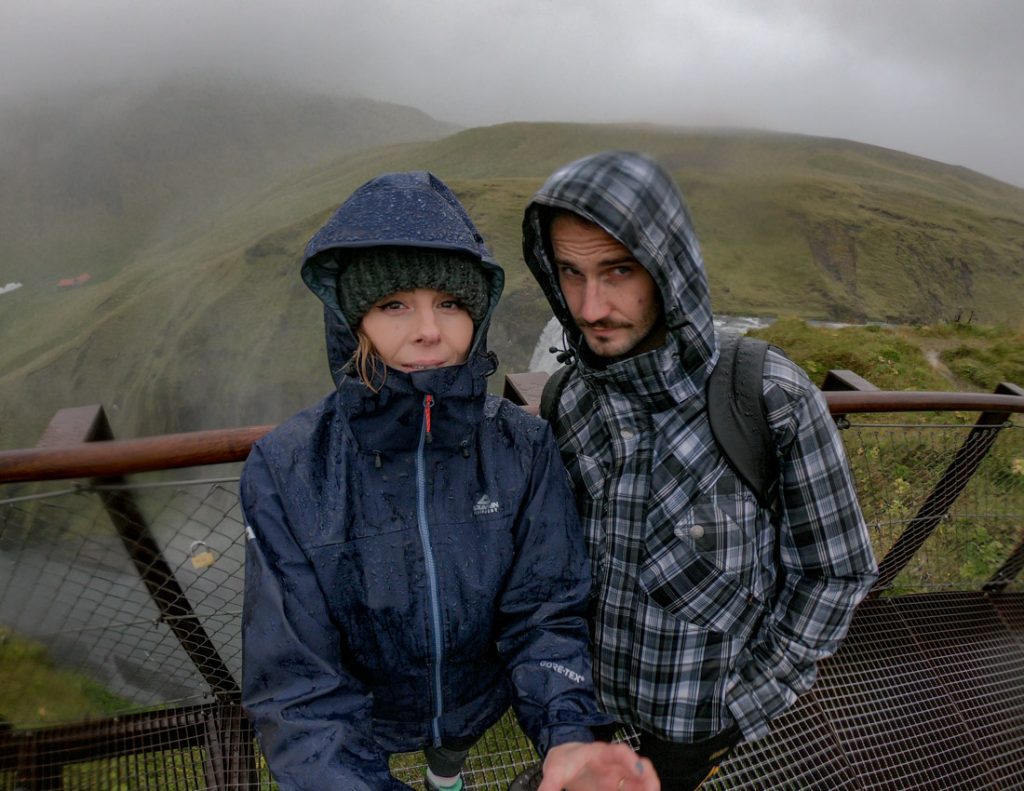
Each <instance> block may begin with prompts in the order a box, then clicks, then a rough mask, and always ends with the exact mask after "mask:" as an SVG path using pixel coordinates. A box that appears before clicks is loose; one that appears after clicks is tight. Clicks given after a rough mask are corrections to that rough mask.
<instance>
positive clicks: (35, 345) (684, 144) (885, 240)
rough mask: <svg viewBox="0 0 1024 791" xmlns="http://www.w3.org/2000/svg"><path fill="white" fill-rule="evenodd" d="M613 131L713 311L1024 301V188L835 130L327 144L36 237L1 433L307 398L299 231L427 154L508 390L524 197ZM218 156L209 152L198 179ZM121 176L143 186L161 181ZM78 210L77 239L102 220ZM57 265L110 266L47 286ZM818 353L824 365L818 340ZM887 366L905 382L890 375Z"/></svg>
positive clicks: (535, 308)
mask: <svg viewBox="0 0 1024 791" xmlns="http://www.w3.org/2000/svg"><path fill="white" fill-rule="evenodd" d="M268 101H270V100H269V99H268ZM372 110H373V108H366V112H372ZM197 122H198V121H197ZM179 123H182V124H184V121H182V120H179ZM368 123H369V122H368ZM237 144H238V145H242V142H241V141H238V142H237ZM611 148H631V149H638V150H643V151H647V152H650V153H651V154H653V155H655V156H656V157H658V158H659V159H660V160H661V161H662V162H664V163H665V164H666V166H667V167H669V168H670V169H671V170H672V172H673V174H674V175H675V176H676V178H677V180H678V181H679V183H680V185H681V186H682V188H683V190H684V192H685V194H686V195H687V198H688V200H689V203H690V205H691V209H692V211H693V214H694V218H695V222H696V225H697V230H698V234H699V236H700V238H701V240H702V244H703V248H704V253H705V259H706V262H707V267H708V273H709V279H710V282H711V289H712V298H713V302H714V307H715V310H716V312H719V313H731V314H750V315H760V316H798V317H800V318H802V319H826V320H845V321H862V320H882V321H890V322H898V323H915V324H924V325H930V326H934V325H937V324H942V323H943V322H946V321H948V320H950V319H951V318H954V317H956V316H957V315H968V314H971V315H972V316H973V320H974V322H975V323H984V324H988V325H996V324H999V323H1001V322H1002V323H1006V322H1011V323H1012V322H1017V321H1019V317H1018V316H1019V303H1020V295H1021V294H1022V293H1024V190H1019V189H1016V188H1013V187H1010V186H1008V185H1006V184H1002V183H1000V182H997V181H994V180H992V179H989V178H985V177H982V176H979V175H977V174H974V173H971V172H970V171H966V170H963V169H962V168H954V167H950V166H947V165H943V164H941V163H937V162H932V161H929V160H924V159H920V158H917V157H912V156H908V155H905V154H900V153H898V152H894V151H888V150H885V149H879V148H875V147H871V146H864V145H860V144H856V143H852V142H848V141H842V140H826V139H820V138H809V137H802V136H796V135H781V134H768V133H756V132H738V131H715V130H668V129H658V128H653V127H639V126H599V125H571V124H505V125H502V126H496V127H488V128H480V129H470V130H466V131H462V132H458V133H456V134H452V135H449V136H448V137H444V138H442V139H440V140H436V141H434V142H421V143H409V144H399V145H388V146H383V147H380V148H374V149H368V150H367V149H364V150H360V151H359V152H357V153H352V154H343V155H337V154H332V155H330V157H329V158H326V159H322V160H320V161H318V162H316V163H315V164H309V163H307V164H306V165H303V166H301V167H299V166H296V168H295V169H294V170H293V171H292V175H289V176H287V177H284V178H282V177H281V176H280V175H277V174H273V175H272V174H263V175H261V173H260V172H259V169H258V168H257V169H255V171H254V173H253V174H251V175H252V177H253V179H254V182H253V183H256V182H259V185H258V186H256V187H250V188H248V189H247V190H246V197H245V198H244V199H239V198H238V196H237V194H236V195H235V201H236V202H234V203H231V202H230V201H229V202H228V203H227V204H224V205H220V206H218V207H217V211H216V213H213V212H210V213H209V214H208V221H207V222H206V223H205V224H203V225H202V226H201V227H190V228H189V229H188V230H187V231H185V230H181V232H179V233H175V228H174V227H173V223H172V227H170V228H162V229H161V230H162V231H167V233H161V234H160V239H159V240H158V241H151V242H147V243H145V244H143V245H142V246H141V247H136V248H132V249H131V252H130V256H128V257H126V256H125V255H124V254H121V255H120V256H117V255H114V253H113V252H112V251H111V255H110V257H109V258H108V257H107V256H106V255H100V256H99V257H98V258H92V259H89V258H79V257H77V256H70V257H60V256H55V255H47V256H42V257H40V258H39V259H38V260H37V261H35V262H34V263H35V266H34V273H33V280H32V282H28V281H26V284H25V286H24V287H23V288H20V289H18V290H17V291H14V292H11V293H9V294H4V295H0V301H2V302H0V304H2V305H3V310H2V311H0V333H2V334H3V336H4V338H5V339H9V342H7V343H5V344H3V345H2V346H0V447H15V446H18V445H25V444H32V443H33V442H34V441H35V438H36V437H38V435H39V433H40V432H41V430H42V428H43V427H44V426H45V424H46V422H47V421H48V420H49V418H50V417H51V416H52V414H53V412H54V411H56V410H57V409H59V408H61V407H65V406H72V405H76V404H83V403H102V404H103V405H104V406H105V407H106V408H107V410H108V412H109V413H110V415H111V419H112V422H113V425H114V430H115V432H116V433H117V435H118V436H138V435H143V434H153V433H162V432H167V431H187V430H196V429H203V428H214V427H221V426H230V425H244V424H251V423H273V422H277V421H280V420H282V419H284V418H285V417H286V416H287V415H289V414H291V413H293V412H295V411H297V410H298V409H300V408H302V407H304V406H307V405H309V404H311V403H313V402H314V401H316V400H317V399H318V398H319V397H320V396H321V395H322V394H323V393H325V392H327V391H328V390H329V389H330V387H331V380H330V377H329V373H328V370H327V364H326V360H325V357H324V351H323V341H322V327H321V323H320V310H319V306H318V303H317V302H316V301H315V299H314V298H313V297H312V296H311V295H310V294H308V293H307V291H306V289H305V287H304V286H303V285H302V284H301V282H300V281H299V278H298V275H297V272H298V262H299V258H300V256H301V251H302V247H303V245H304V243H305V241H306V239H308V238H309V236H310V235H311V234H312V233H313V231H314V230H315V229H316V228H317V226H318V225H319V224H320V223H322V222H323V220H324V219H325V218H326V217H327V215H328V214H329V212H330V211H331V210H332V209H333V208H334V207H335V206H337V204H338V203H339V202H340V201H341V200H343V199H344V198H345V197H346V196H347V195H348V194H349V193H350V192H351V191H352V190H353V189H354V188H355V187H357V186H358V185H359V184H360V183H362V182H363V181H365V180H366V179H367V178H370V177H372V176H374V175H376V174H379V173H381V172H383V171H387V170H408V169H430V170H432V171H433V172H435V173H437V175H439V176H440V177H441V178H443V179H444V180H445V181H447V182H448V183H449V184H450V185H451V186H452V187H453V189H454V190H455V191H456V193H457V194H458V195H459V196H460V198H461V199H462V200H463V201H464V202H465V204H466V206H467V208H468V209H469V211H470V214H471V215H472V216H473V217H474V218H475V220H476V221H477V222H478V224H479V226H480V228H481V232H482V233H483V235H484V237H485V239H486V240H487V242H488V243H489V244H490V245H491V247H492V248H493V249H494V251H495V253H496V255H497V257H498V259H499V260H500V261H501V262H502V263H503V265H504V266H505V269H506V272H507V286H506V291H505V296H504V297H503V300H502V303H501V305H500V306H499V308H498V312H497V314H496V319H495V323H494V325H493V327H492V330H491V335H490V345H491V348H492V349H494V350H495V351H496V352H497V354H498V356H499V359H500V360H501V362H502V366H501V368H500V369H499V372H498V376H496V377H495V380H494V384H493V386H492V389H493V390H495V391H500V389H501V376H502V375H503V374H504V373H506V372H509V371H517V370H525V368H526V366H527V363H528V361H529V358H530V355H531V353H532V351H533V347H534V345H535V343H536V339H537V337H538V336H539V333H540V330H541V329H542V327H543V326H544V324H545V322H546V321H547V319H548V317H549V315H550V313H549V309H548V306H547V304H546V302H545V301H544V299H543V297H542V295H541V293H540V289H539V288H538V286H537V285H536V284H535V283H534V282H533V279H532V277H531V276H530V275H529V273H528V271H527V270H526V267H525V265H524V264H523V262H522V257H521V251H520V221H521V216H522V210H523V208H524V206H525V204H526V203H527V201H528V200H529V197H530V195H531V194H532V192H533V191H534V190H535V189H536V188H537V187H538V186H539V185H540V183H541V182H542V180H543V179H544V177H545V176H546V175H547V174H549V173H550V172H551V171H552V170H553V169H554V168H555V167H557V166H558V165H560V164H563V163H564V162H566V161H568V160H570V159H572V158H575V157H578V156H582V155H584V154H587V153H590V152H593V151H597V150H602V149H611ZM321 153H323V152H321ZM264 176H265V178H264ZM168 177H169V176H168ZM217 178H219V175H218V173H217V171H216V170H214V171H212V172H211V174H210V180H209V181H208V182H206V183H210V182H216V180H217ZM260 178H263V179H264V180H263V181H262V182H260ZM153 181H154V182H156V183H161V181H162V179H161V177H160V176H159V175H158V174H155V175H154V177H153ZM157 192H158V191H157ZM128 194H129V193H127V192H124V190H123V189H122V196H124V195H128ZM131 194H132V195H134V196H135V199H137V200H139V201H142V202H145V201H147V200H149V199H150V198H151V197H152V195H153V194H156V193H153V192H148V193H147V192H136V193H131ZM72 219H73V218H72ZM82 220H83V222H82V224H81V226H80V229H79V230H80V232H81V234H82V238H83V239H84V238H88V235H89V233H92V232H93V231H90V228H92V227H93V226H92V225H91V224H90V223H89V222H88V221H87V220H88V216H87V215H83V216H82ZM68 228H69V229H72V230H68V231H67V233H68V239H69V240H70V239H72V238H73V237H74V236H75V233H74V232H73V223H72V224H71V225H69V226H68ZM153 238H154V239H155V237H153ZM108 241H109V243H110V244H111V245H114V246H116V244H115V242H116V238H115V237H111V240H108ZM86 248H88V245H85V246H83V247H82V248H79V247H76V246H75V245H73V244H70V243H69V244H68V245H67V247H66V249H67V250H68V251H75V252H76V253H77V252H81V250H84V249H86ZM90 249H91V248H90ZM71 261H73V262H74V264H73V265H72V264H71V263H70V262H71ZM69 266H71V268H72V269H74V270H76V271H75V273H77V270H89V269H91V268H95V271H97V272H100V273H101V276H99V277H95V278H94V279H93V280H92V281H90V282H89V283H87V284H85V285H84V286H81V287H78V288H75V289H57V288H55V287H54V286H53V285H52V284H53V282H55V276H56V274H57V273H58V272H61V273H63V272H64V270H65V269H67V268H68V267H69ZM783 326H785V325H783ZM780 331H781V330H780ZM908 342H909V341H908ZM932 342H933V343H934V345H935V348H936V349H937V350H939V351H942V352H948V353H949V354H950V355H952V354H953V352H954V350H952V349H947V348H946V347H945V346H944V345H943V344H939V343H938V339H933V341H932ZM1007 343H1009V344H1010V346H1008V347H1007V349H1006V350H1005V351H1002V352H999V351H997V352H994V354H995V357H994V358H989V357H986V356H984V355H982V356H978V355H981V350H980V348H976V345H972V344H970V343H966V342H965V343H964V344H963V345H964V346H966V347H968V348H969V349H972V350H974V351H972V352H971V353H970V354H968V353H967V351H964V352H962V353H961V354H960V358H959V361H958V360H955V359H953V356H950V359H949V361H947V362H946V363H945V365H946V366H947V367H948V368H949V371H950V377H951V378H948V379H944V380H939V381H937V383H938V384H941V385H942V386H943V387H948V386H949V385H950V384H957V386H965V385H966V386H972V385H971V383H975V382H980V381H982V380H986V381H987V379H990V378H992V377H993V376H998V375H999V374H1000V371H999V366H1000V365H1001V361H1002V360H1006V361H1011V360H1012V359H1013V354H1012V343H1013V341H1012V338H1011V339H1010V340H1008V341H1007ZM783 345H786V344H783ZM940 346H941V349H940V348H939V347H940ZM926 348H931V347H926ZM809 360H810V361H811V362H813V363H814V364H815V365H818V366H825V365H827V363H826V360H825V359H824V358H822V356H821V354H818V356H817V357H811V358H809ZM848 367H851V368H852V369H854V370H857V367H858V366H857V365H854V364H852V363H851V365H850V366H848ZM857 372H858V373H861V374H862V375H865V376H867V374H866V373H865V372H864V371H863V370H858V371H857ZM1011 375H1012V369H1011V371H1009V372H1007V373H1006V374H1005V375H1004V378H1007V377H1009V378H1012V376H1011ZM867 378H871V376H868V377H867ZM877 383H878V384H879V386H889V383H891V386H896V387H906V386H907V385H906V384H904V383H901V382H900V380H899V378H898V377H896V376H895V375H893V376H890V377H889V378H888V379H885V378H883V379H882V380H881V381H879V382H877ZM978 386H980V385H978Z"/></svg>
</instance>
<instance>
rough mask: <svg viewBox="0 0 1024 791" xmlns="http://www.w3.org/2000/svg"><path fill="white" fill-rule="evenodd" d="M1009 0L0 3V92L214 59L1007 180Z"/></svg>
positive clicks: (505, 109)
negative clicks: (829, 143)
mask: <svg viewBox="0 0 1024 791" xmlns="http://www.w3.org/2000/svg"><path fill="white" fill-rule="evenodd" d="M1022 39H1024V2H1021V0H779V1H778V2H773V1H772V0H703V1H698V0H615V2H609V1H608V0H419V1H417V0H408V1H406V2H399V0H359V1H358V2H353V1H351V0H306V1H305V2H304V0H290V1H289V2H285V1H284V0H0V95H2V94H7V95H24V94H26V93H33V94H36V95H39V94H42V93H46V92H49V91H50V90H52V89H56V88H68V87H74V86H76V85H78V84H80V83H81V82H82V81H101V82H114V81H119V80H124V79H126V78H128V77H130V78H131V79H136V80H137V79H142V78H148V77H157V76H160V75H163V74H166V73H168V72H173V71H176V70H181V69H189V70H194V69H230V70H234V71H236V72H240V73H243V74H247V75H249V76H257V77H260V76H264V75H266V76H268V77H272V78H275V79H277V80H281V81H286V82H295V83H298V84H301V85H303V86H305V87H308V88H313V89H317V90H327V91H332V92H338V93H343V94H350V93H359V94H362V95H366V96H369V97H371V98H375V99H382V100H386V101H392V102H398V103H401V104H408V105H412V106H414V107H417V108H419V109H421V110H423V111H425V112H427V113H429V114H431V115H433V116H435V117H436V118H439V119H443V120H446V121H452V122H454V123H458V124H463V125H467V126H477V125H484V124H492V123H500V122H504V121H540V120H581V121H595V122H606V121H609V122H610V121H651V122H656V123H667V124H675V125H734V126H746V127H755V128H767V129H774V130H778V131H787V132H803V133H807V134H814V135H826V136H832V137H843V138H848V139H852V140H858V141H861V142H866V143H873V144H876V145H881V146H885V147H889V148H895V149H899V150H902V151H907V152H910V153H913V154H918V155H921V156H925V157H930V158H933V159H938V160H941V161H943V162H948V163H951V164H956V165H964V166H966V167H970V168H973V169H974V170H978V171H981V172H983V173H986V174H988V175H991V176H995V177H996V178H1000V179H1002V180H1004V181H1009V182H1011V183H1013V184H1016V185H1018V186H1022V187H1024V155H1022V154H1021V145H1020V142H1019V141H1020V139H1021V137H1022V136H1024V132H1022V130H1024V43H1022Z"/></svg>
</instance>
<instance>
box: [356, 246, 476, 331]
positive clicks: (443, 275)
mask: <svg viewBox="0 0 1024 791" xmlns="http://www.w3.org/2000/svg"><path fill="white" fill-rule="evenodd" d="M340 261H341V267H342V268H341V273H340V274H339V275H338V304H339V305H340V306H341V310H342V313H344V314H345V319H346V320H347V321H348V323H349V326H350V327H352V328H353V329H355V327H357V326H358V325H359V322H360V321H361V320H362V318H363V316H364V315H366V313H367V311H369V310H370V308H372V307H373V306H374V305H375V304H376V303H377V302H378V301H379V300H381V299H383V298H384V297H386V296H388V294H394V293H396V292H398V291H411V290H413V289H417V288H432V289H435V290H437V291H443V292H445V293H447V294H451V295H452V296H453V297H455V298H456V299H457V300H459V302H461V303H462V305H463V307H465V308H466V311H467V312H468V313H469V315H470V317H471V318H472V319H473V324H474V325H475V326H479V324H480V322H481V321H482V320H483V318H484V316H485V315H487V308H488V305H489V304H490V288H489V286H490V283H489V282H488V278H487V275H486V274H485V273H484V270H483V268H482V267H481V266H480V261H478V260H477V259H475V258H472V257H471V256H469V255H465V254H462V255H460V254H459V253H455V252H452V251H450V250H431V249H429V248H423V247H365V248H358V249H353V250H346V251H344V252H343V253H341V256H340Z"/></svg>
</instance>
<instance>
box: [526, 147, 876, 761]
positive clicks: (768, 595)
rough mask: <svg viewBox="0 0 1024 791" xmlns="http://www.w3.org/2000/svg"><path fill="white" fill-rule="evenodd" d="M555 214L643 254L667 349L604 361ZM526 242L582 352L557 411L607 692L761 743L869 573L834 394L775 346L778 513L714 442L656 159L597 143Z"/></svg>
mask: <svg viewBox="0 0 1024 791" xmlns="http://www.w3.org/2000/svg"><path fill="white" fill-rule="evenodd" d="M543 207H561V208H566V209H570V210H572V211H574V212H576V213H577V214H580V215H582V216H584V217H586V218H588V219H590V220H592V221H594V222H595V223H597V224H598V225H600V226H601V227H603V228H605V230H607V231H608V232H609V233H611V234H612V235H613V236H614V237H615V238H617V239H618V240H619V241H620V242H622V243H623V244H624V245H625V246H626V247H627V248H629V249H630V250H631V251H632V252H633V253H634V255H635V257H636V258H637V260H638V261H639V262H640V263H641V264H642V265H643V266H644V267H645V268H646V269H647V271H648V272H650V273H651V275H652V277H653V278H654V280H655V282H656V283H657V285H658V287H659V290H660V292H661V295H662V299H663V302H664V308H665V316H666V320H667V323H668V326H669V334H668V339H667V341H666V343H665V345H663V346H662V347H661V348H659V349H656V350H654V351H651V352H648V353H646V354H643V355H639V356H636V357H631V358H627V359H625V360H622V361H619V362H616V363H614V364H611V365H601V361H600V360H596V359H594V358H593V357H592V356H590V355H589V354H588V353H587V351H586V348H585V345H584V344H583V343H582V341H581V338H580V334H579V331H578V330H577V329H576V327H575V325H574V323H573V322H572V319H571V316H569V313H568V310H567V308H566V306H565V303H564V300H563V299H562V296H561V292H560V291H559V289H558V286H557V276H556V274H555V272H554V270H553V268H552V265H551V262H550V260H549V257H548V252H547V249H546V243H545V240H544V227H545V218H544V217H543V212H544V208H543ZM524 254H525V257H526V261H527V263H528V264H529V265H530V267H531V269H532V270H533V272H534V275H535V276H536V277H537V279H538V281H539V282H540V283H541V285H542V287H543V288H544V290H545V293H546V294H547V296H548V299H549V301H550V302H551V304H552V308H553V310H554V311H555V314H556V315H557V316H558V317H559V319H560V320H562V323H563V326H564V327H565V328H566V334H567V337H568V339H569V342H570V344H572V345H573V346H574V347H575V349H576V351H577V359H578V361H577V366H576V369H575V370H574V371H573V372H572V373H571V374H570V377H569V379H568V381H567V384H566V387H565V389H564V391H563V395H562V399H561V402H560V404H559V407H558V413H557V416H556V417H555V419H554V421H553V422H554V429H555V434H556V436H557V437H558V440H559V444H560V447H561V449H562V454H563V459H564V460H565V463H566V466H567V468H568V470H569V473H570V476H571V478H572V480H573V483H574V486H575V490H576V497H577V502H578V504H579V507H580V513H581V517H582V520H583V525H584V529H585V532H586V538H587V543H588V547H589V550H590V555H591V561H592V564H593V570H594V575H595V577H594V581H595V586H594V598H593V619H592V628H593V635H592V639H593V642H594V677H595V678H594V680H595V683H596V686H597V690H598V696H599V701H600V703H601V705H602V707H603V708H604V709H605V710H606V711H607V712H608V713H609V714H611V715H612V716H614V717H616V718H617V719H619V720H620V721H622V722H625V723H629V724H631V725H634V726H636V727H639V728H642V729H643V730H646V731H649V732H651V733H654V734H655V735H657V736H659V737H661V738H663V739H668V740H671V741H677V742H693V741H696V740H699V739H703V738H707V737H709V736H711V735H714V734H716V733H718V732H720V731H721V730H722V729H724V728H726V727H728V726H729V725H731V724H733V723H737V724H738V725H739V726H740V728H741V730H742V731H743V734H744V736H745V738H747V739H748V740H753V739H757V738H759V737H761V736H763V735H764V734H765V733H767V732H768V730H769V722H770V721H771V720H772V719H773V718H774V717H777V716H778V715H779V714H781V713H782V712H783V711H784V710H785V709H786V708H787V707H788V706H790V705H791V704H792V703H793V701H794V700H796V698H797V696H798V695H799V694H800V693H802V692H804V691H806V690H807V689H809V688H810V687H811V685H812V684H813V683H814V679H815V675H816V663H817V662H818V661H820V660H821V659H823V658H824V657H827V656H829V655H830V654H832V653H834V652H835V650H836V649H837V648H838V646H839V643H840V641H841V640H842V638H843V637H844V636H845V634H846V630H847V627H848V626H849V622H850V619H851V617H852V615H853V611H854V608H855V607H856V605H857V603H858V602H859V601H860V600H861V599H862V598H863V596H864V595H865V594H866V593H867V591H868V590H869V589H870V587H871V585H872V583H873V582H874V579H875V577H876V574H877V568H876V566H875V562H874V558H873V556H872V552H871V547H870V542H869V539H868V535H867V529H866V526H865V524H864V520H863V517H862V515H861V512H860V508H859V506H858V504H857V499H856V494H855V491H854V487H853V482H852V479H851V477H850V473H849V468H848V465H847V463H846V459H845V455H844V452H843V446H842V442H841V440H840V439H839V436H838V433H837V431H836V428H835V424H834V422H833V421H832V419H831V417H830V415H829V413H828V409H827V407H826V404H825V402H824V399H823V397H822V396H821V393H820V392H819V391H818V390H817V388H816V387H814V385H813V384H812V383H811V382H810V380H809V379H808V378H807V376H806V375H805V374H804V372H803V371H802V370H801V369H800V368H799V367H798V366H796V365H795V364H794V363H792V362H791V361H790V360H789V359H788V358H786V357H785V355H783V354H782V353H781V352H779V351H778V350H776V349H771V350H770V351H769V354H768V357H767V359H766V363H765V376H764V398H765V404H766V405H767V411H768V419H769V425H770V427H771V430H772V434H773V437H774V440H775V446H776V449H777V452H778V455H779V462H780V469H781V477H780V486H781V496H782V502H783V513H782V515H781V518H780V519H779V521H778V523H776V524H773V522H772V519H771V515H770V514H769V513H768V512H767V511H766V510H765V509H762V508H761V507H760V506H759V505H758V503H757V501H756V499H755V498H754V495H753V493H752V492H750V491H749V490H748V489H747V487H746V486H745V485H744V484H743V483H742V482H741V481H740V480H739V478H738V476H736V475H735V473H734V472H733V471H732V469H731V467H730V466H729V465H728V463H727V462H726V460H725V459H724V458H723V457H722V455H721V453H720V451H719V450H718V448H717V446H716V444H715V442H714V439H713V437H712V434H711V429H710V425H709V423H708V418H707V410H706V402H705V384H706V380H707V377H708V375H709V374H710V371H711V370H712V369H713V367H714V364H715V362H716V361H717V359H718V347H717V342H716V339H715V334H714V327H713V322H712V316H711V310H710V300H709V297H708V291H707V280H706V275H705V273H704V266H703V262H702V259H701V255H700V249H699V246H698V245H697V241H696V238H695V236H694V233H693V228H692V223H691V221H690V218H689V215H688V213H687V211H686V208H685V206H684V205H683V203H682V198H681V196H679V193H678V190H677V189H676V188H675V185H674V183H673V182H672V180H671V178H670V177H669V176H668V175H667V174H666V173H665V172H664V171H663V170H661V169H660V168H659V167H658V166H657V165H656V164H655V163H653V162H651V161H650V160H648V159H647V158H645V157H641V156H638V155H629V154H606V155H598V156H596V157H591V158H588V159H585V160H581V161H580V162H577V163H573V164H572V165H569V166H567V167H566V168H563V169H562V170H560V171H558V172H557V173H555V174H554V175H553V176H552V177H551V179H549V180H548V182H547V183H546V184H545V186H544V187H543V188H542V189H541V190H540V192H538V193H537V195H536V196H535V197H534V201H533V203H531V205H530V206H529V207H528V209H527V213H526V218H525V220H524Z"/></svg>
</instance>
